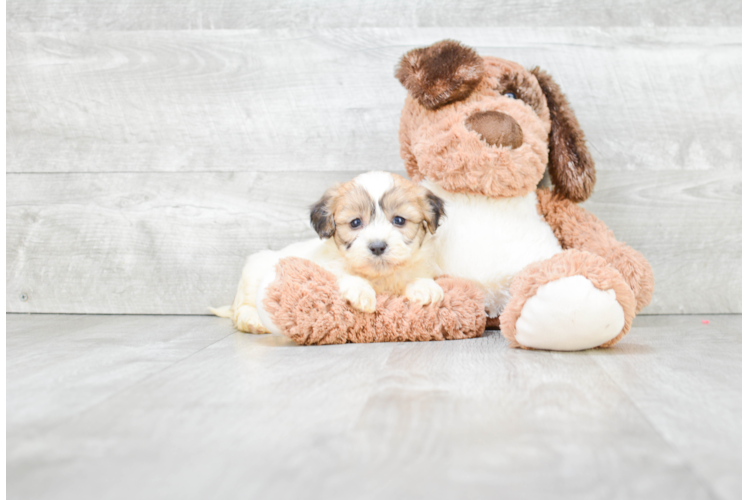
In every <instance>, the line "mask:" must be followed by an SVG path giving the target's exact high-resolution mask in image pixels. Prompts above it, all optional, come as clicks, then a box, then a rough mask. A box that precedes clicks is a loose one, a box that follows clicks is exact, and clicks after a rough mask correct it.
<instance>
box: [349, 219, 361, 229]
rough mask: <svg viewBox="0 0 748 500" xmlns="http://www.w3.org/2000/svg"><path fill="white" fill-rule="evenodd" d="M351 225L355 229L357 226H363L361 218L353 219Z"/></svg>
mask: <svg viewBox="0 0 748 500" xmlns="http://www.w3.org/2000/svg"><path fill="white" fill-rule="evenodd" d="M351 227H352V228H353V229H356V228H357V227H361V219H353V220H352V221H351Z"/></svg>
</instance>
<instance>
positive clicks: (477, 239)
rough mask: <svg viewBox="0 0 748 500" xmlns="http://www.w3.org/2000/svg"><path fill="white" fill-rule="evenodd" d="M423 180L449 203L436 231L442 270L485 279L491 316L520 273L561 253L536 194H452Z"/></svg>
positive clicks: (481, 280)
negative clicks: (502, 196)
mask: <svg viewBox="0 0 748 500" xmlns="http://www.w3.org/2000/svg"><path fill="white" fill-rule="evenodd" d="M422 184H423V185H424V186H425V187H427V188H428V189H430V190H431V191H433V192H434V194H436V195H437V196H439V197H441V198H443V199H444V201H445V202H446V204H445V211H446V218H445V219H444V222H443V223H442V224H441V225H440V226H439V230H438V231H436V234H435V235H434V236H435V237H436V238H435V245H436V252H437V255H438V257H437V259H438V263H439V267H440V268H441V271H442V272H443V273H444V274H448V275H450V276H455V277H459V278H468V279H471V280H474V281H476V282H478V283H480V284H481V285H482V287H483V291H484V293H485V297H486V311H487V312H488V315H489V316H491V317H496V316H498V315H499V313H501V311H502V310H503V309H504V306H506V304H507V302H509V298H510V295H509V287H510V285H511V283H512V279H513V278H514V277H515V276H516V275H517V273H519V272H520V271H521V270H522V269H523V268H524V267H525V266H527V265H528V264H531V263H533V262H537V261H539V260H544V259H547V258H549V257H551V256H553V255H555V254H557V253H559V252H560V251H561V245H559V243H558V240H557V239H556V236H555V235H554V234H553V231H552V230H551V228H550V226H549V225H548V223H547V222H546V221H545V220H544V219H543V218H542V217H541V216H540V214H538V209H537V204H538V200H537V197H536V196H535V192H532V193H530V194H528V195H526V196H522V197H516V198H489V197H487V196H482V195H474V194H457V193H449V192H447V191H445V190H444V189H442V188H441V187H439V186H438V185H437V184H435V183H433V182H431V181H429V180H424V181H423V182H422Z"/></svg>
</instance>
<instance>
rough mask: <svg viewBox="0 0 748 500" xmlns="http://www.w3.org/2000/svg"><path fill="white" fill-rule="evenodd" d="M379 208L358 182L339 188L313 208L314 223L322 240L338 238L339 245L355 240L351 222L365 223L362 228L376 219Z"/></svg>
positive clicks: (332, 190)
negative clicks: (359, 221) (376, 211)
mask: <svg viewBox="0 0 748 500" xmlns="http://www.w3.org/2000/svg"><path fill="white" fill-rule="evenodd" d="M375 210H376V205H375V202H374V200H372V199H371V196H369V193H367V192H366V190H365V189H364V188H362V187H361V186H359V185H357V184H356V183H355V182H354V181H348V182H346V183H344V184H336V185H335V186H333V187H331V188H330V189H328V190H327V191H326V192H325V194H324V195H322V198H320V200H319V201H318V202H317V203H315V204H314V205H312V207H311V214H310V220H311V223H312V227H313V228H314V230H315V231H317V234H318V235H319V237H320V238H330V237H333V236H335V242H336V243H338V245H341V244H347V243H349V242H350V241H352V240H353V239H355V236H353V228H351V225H350V224H351V222H352V221H354V220H356V219H361V221H362V225H364V224H368V223H369V221H370V220H371V219H372V218H373V217H374V212H375Z"/></svg>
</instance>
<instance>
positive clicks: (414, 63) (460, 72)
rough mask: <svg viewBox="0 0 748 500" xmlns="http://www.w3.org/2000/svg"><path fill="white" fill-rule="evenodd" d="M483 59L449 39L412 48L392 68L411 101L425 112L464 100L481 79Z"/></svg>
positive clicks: (468, 48) (471, 50)
mask: <svg viewBox="0 0 748 500" xmlns="http://www.w3.org/2000/svg"><path fill="white" fill-rule="evenodd" d="M483 73H484V68H483V59H482V58H481V57H480V56H479V55H478V54H476V53H475V51H474V50H473V49H471V48H470V47H465V46H464V45H461V44H460V43H458V42H455V41H452V40H442V41H441V42H437V43H435V44H434V45H431V46H429V47H425V48H421V49H413V50H411V51H410V52H408V53H407V54H405V55H404V56H403V57H402V59H400V62H399V63H398V65H397V67H396V68H395V77H397V79H398V80H400V83H402V84H403V87H405V88H406V89H407V90H408V93H410V95H411V97H413V99H415V100H417V101H418V102H420V103H421V105H422V106H424V107H426V108H428V109H437V108H439V107H441V106H444V105H445V104H449V103H450V102H454V101H459V100H461V99H465V98H466V97H467V96H469V95H470V93H471V92H472V91H473V90H474V89H475V87H476V86H478V84H479V83H480V81H481V80H482V79H483Z"/></svg>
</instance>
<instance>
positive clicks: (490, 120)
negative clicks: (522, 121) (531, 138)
mask: <svg viewBox="0 0 748 500" xmlns="http://www.w3.org/2000/svg"><path fill="white" fill-rule="evenodd" d="M465 126H466V127H467V128H468V129H470V130H474V131H476V132H478V135H480V136H481V138H483V140H484V141H486V142H487V143H488V144H490V145H491V146H509V147H511V148H518V147H520V146H521V145H522V127H520V126H519V123H517V122H516V121H515V120H514V118H512V117H511V116H509V115H508V114H506V113H500V112H499V111H478V112H477V113H473V114H472V115H470V116H469V117H468V119H467V120H465Z"/></svg>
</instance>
